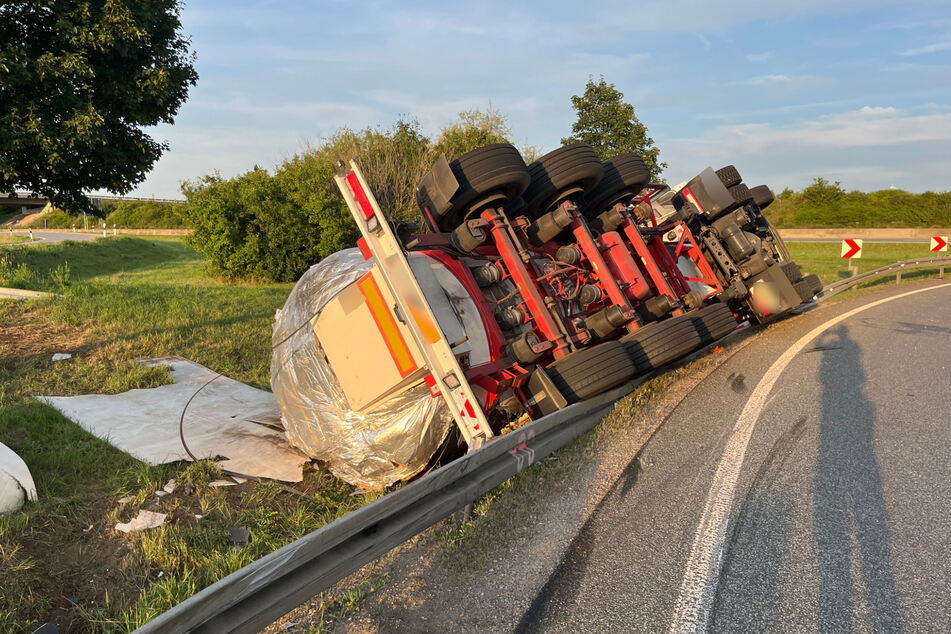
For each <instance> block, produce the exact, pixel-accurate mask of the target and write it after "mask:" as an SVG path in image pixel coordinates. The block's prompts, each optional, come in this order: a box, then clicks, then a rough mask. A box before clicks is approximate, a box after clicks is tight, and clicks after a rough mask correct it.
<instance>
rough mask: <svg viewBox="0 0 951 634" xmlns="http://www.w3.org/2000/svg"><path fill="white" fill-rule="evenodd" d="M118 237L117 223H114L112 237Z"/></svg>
mask: <svg viewBox="0 0 951 634" xmlns="http://www.w3.org/2000/svg"><path fill="white" fill-rule="evenodd" d="M115 236H116V223H112V237H113V238H114V237H115Z"/></svg>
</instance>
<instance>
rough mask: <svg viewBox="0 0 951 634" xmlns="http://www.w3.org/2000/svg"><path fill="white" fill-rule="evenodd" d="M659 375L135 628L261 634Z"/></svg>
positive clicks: (846, 284) (546, 424)
mask: <svg viewBox="0 0 951 634" xmlns="http://www.w3.org/2000/svg"><path fill="white" fill-rule="evenodd" d="M944 265H951V257H934V258H919V259H915V260H904V261H902V262H896V263H894V264H890V265H888V266H883V267H881V268H878V269H875V270H874V271H869V272H867V273H862V274H861V275H856V276H855V277H852V278H849V279H847V280H842V281H840V282H835V283H834V284H830V285H828V286H826V287H825V288H824V289H823V290H822V292H821V293H820V294H819V295H817V300H818V301H820V302H821V301H822V300H824V299H827V298H828V297H831V296H832V295H835V294H836V293H840V292H842V291H844V290H847V289H849V288H852V287H853V286H855V285H856V284H860V283H861V282H864V281H867V280H869V279H871V278H874V277H877V276H880V275H885V274H888V273H897V275H898V276H899V281H900V275H901V271H903V270H906V269H915V268H935V267H943V266H944ZM652 376H653V373H652V374H648V375H645V376H641V377H638V378H637V379H635V380H633V381H631V382H629V383H627V384H625V385H622V386H620V387H617V388H614V389H613V390H609V391H607V392H605V393H603V394H600V395H598V396H596V397H594V398H592V399H589V400H587V401H582V402H580V403H576V404H574V405H570V406H568V407H566V408H565V409H562V410H559V411H557V412H555V413H553V414H549V415H548V416H544V417H542V418H539V419H538V420H536V421H534V422H532V423H530V424H528V425H526V426H525V427H522V428H521V429H519V430H517V431H515V432H512V433H510V434H507V435H505V436H502V437H499V438H495V439H493V440H492V442H490V443H488V444H487V445H485V446H484V447H482V448H481V449H479V450H477V451H474V452H472V453H470V454H467V455H466V456H465V457H463V458H460V459H459V460H456V461H454V462H452V463H450V464H448V465H446V466H445V467H442V468H440V469H437V470H435V471H433V472H432V473H430V474H429V475H426V476H424V477H422V478H420V479H419V480H417V481H415V482H412V483H410V484H408V485H406V486H404V487H402V488H400V489H397V490H395V491H393V492H392V493H389V494H387V495H385V496H384V497H382V498H380V499H378V500H376V501H375V502H371V503H370V504H367V505H366V506H364V507H362V508H360V509H357V510H356V511H353V512H352V513H349V514H348V515H346V516H344V517H342V518H340V519H338V520H336V521H335V522H332V523H330V524H327V525H326V526H324V527H322V528H320V529H318V530H316V531H314V532H312V533H309V534H307V535H305V536H304V537H302V538H300V539H299V540H297V541H295V542H292V543H290V544H288V545H286V546H284V547H283V548H280V549H279V550H276V551H274V552H273V553H271V554H269V555H266V556H264V557H262V558H261V559H258V560H257V561H254V562H252V563H251V564H249V565H247V566H245V567H244V568H241V569H240V570H237V571H235V572H233V573H232V574H230V575H228V576H227V577H225V578H224V579H221V580H220V581H218V582H217V583H214V584H212V585H210V586H208V587H207V588H205V589H203V590H201V591H200V592H198V593H197V594H195V595H193V596H191V597H189V598H188V599H186V600H184V601H182V602H181V603H179V604H178V605H176V606H175V607H173V608H171V609H170V610H168V611H166V612H164V613H162V614H160V615H159V616H157V617H155V618H154V619H153V620H151V621H149V622H148V623H146V624H145V625H143V626H142V627H140V628H139V629H137V630H136V632H140V633H151V632H163V633H164V632H215V633H218V632H257V631H259V630H260V629H262V628H264V627H266V626H267V625H269V624H270V623H272V622H273V621H274V620H275V619H277V618H279V617H281V616H282V615H284V614H286V613H287V612H289V611H290V610H292V609H294V608H295V607H297V606H298V605H300V604H302V603H304V602H305V601H307V600H308V599H310V598H311V597H313V596H315V595H316V594H318V593H319V592H321V591H323V590H326V589H327V588H329V587H330V586H332V585H333V584H334V583H336V582H337V581H339V580H341V579H343V578H344V577H346V576H347V575H349V574H350V573H352V572H355V571H356V570H359V569H360V568H361V567H363V566H364V565H366V564H367V563H369V562H371V561H373V560H374V559H376V558H377V557H380V556H381V555H383V554H385V553H386V552H388V551H390V550H392V549H393V548H395V547H396V546H399V545H400V544H402V543H403V542H405V541H406V540H408V539H410V538H411V537H413V536H415V535H417V534H419V533H421V532H422V531H424V530H425V529H427V528H429V527H430V526H432V525H433V524H435V523H436V522H438V521H440V520H442V519H444V518H446V517H449V516H450V515H452V513H454V512H455V511H457V510H459V509H461V508H463V507H465V506H466V505H467V504H469V503H471V502H473V501H475V500H476V499H477V498H478V497H479V496H480V495H482V494H483V493H486V492H488V491H490V490H492V489H493V488H495V487H496V486H498V485H499V484H501V483H502V482H504V481H505V480H507V479H509V478H511V477H512V476H514V475H515V474H517V473H518V472H520V471H522V470H524V469H526V468H528V467H529V466H531V465H532V464H534V463H535V462H537V461H538V460H540V459H542V458H544V457H545V456H547V455H549V454H550V453H552V452H554V451H555V450H557V449H559V448H561V447H562V446H564V445H565V444H567V443H568V442H569V441H571V440H572V439H574V438H576V437H578V436H580V435H581V434H583V433H584V432H586V431H587V430H589V429H591V428H592V427H594V425H596V424H597V423H598V422H599V421H600V420H601V418H602V417H603V416H604V415H605V414H606V413H607V412H608V411H609V410H610V409H612V408H613V407H614V404H615V401H617V400H618V399H619V398H621V397H623V396H625V395H627V394H628V393H630V392H631V391H633V389H634V388H635V387H637V386H638V385H639V384H641V383H643V382H644V381H645V380H647V379H649V378H651V377H652Z"/></svg>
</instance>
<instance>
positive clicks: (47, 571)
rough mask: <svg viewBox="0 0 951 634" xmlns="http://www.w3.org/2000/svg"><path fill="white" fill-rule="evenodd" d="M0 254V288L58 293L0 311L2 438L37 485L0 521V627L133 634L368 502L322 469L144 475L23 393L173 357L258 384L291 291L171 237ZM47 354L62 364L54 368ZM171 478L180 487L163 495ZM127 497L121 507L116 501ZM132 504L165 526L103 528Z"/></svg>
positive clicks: (122, 377) (115, 377)
mask: <svg viewBox="0 0 951 634" xmlns="http://www.w3.org/2000/svg"><path fill="white" fill-rule="evenodd" d="M0 258H2V259H0V286H18V287H20V288H29V289H33V290H42V291H56V292H58V293H62V297H61V298H59V299H53V300H44V301H31V302H25V303H24V302H19V303H17V302H0V324H2V326H0V441H2V442H3V443H5V444H7V445H8V446H10V447H11V448H12V449H13V450H14V451H16V452H17V453H18V454H19V455H20V456H21V457H22V458H23V459H24V460H25V461H26V463H27V464H28V465H29V466H30V469H31V471H32V473H33V476H34V478H35V480H36V484H37V488H38V492H39V499H38V501H37V502H35V503H30V504H27V506H26V507H25V509H24V511H23V512H19V513H14V514H12V515H7V516H3V517H0V631H3V632H7V631H32V629H33V627H35V625H36V624H38V623H42V622H43V621H47V620H51V621H54V622H55V623H56V624H57V625H58V626H59V628H60V631H84V630H95V631H102V630H105V631H113V630H115V631H125V630H129V629H132V628H134V627H135V626H137V625H140V624H141V623H143V622H145V621H146V620H148V619H149V618H152V617H154V616H155V615H156V614H158V613H159V612H161V611H163V610H165V609H167V608H168V607H170V606H171V605H173V604H175V603H178V602H179V601H181V600H183V599H184V598H186V597H187V596H189V595H191V594H193V593H194V592H196V591H197V590H199V589H200V588H202V587H204V586H206V585H208V584H209V583H212V582H213V581H215V580H217V579H219V578H221V577H222V576H224V575H226V574H228V573H230V572H232V571H234V570H236V569H238V568H240V567H241V566H243V565H246V564H247V563H249V562H251V561H252V560H254V559H256V558H259V557H260V556H262V555H264V554H265V553H267V552H270V551H272V550H274V549H275V548H277V547H279V546H281V545H283V544H285V543H287V542H289V541H292V540H294V539H296V538H298V537H300V536H302V535H304V534H305V533H307V532H309V531H312V530H314V529H316V528H318V527H319V526H321V525H323V524H325V523H326V522H328V521H331V520H333V519H335V518H337V517H339V516H341V515H343V514H345V513H347V512H349V511H351V510H353V509H355V508H357V507H359V506H362V505H363V504H365V503H367V502H368V501H370V500H371V499H375V497H377V496H378V494H354V493H355V492H354V491H353V489H352V488H351V487H350V486H348V485H346V484H344V483H342V482H340V481H338V480H336V479H334V478H332V477H330V476H329V475H327V474H322V473H319V472H317V473H308V474H307V475H306V477H305V480H304V482H302V483H300V484H298V485H295V487H294V488H296V489H297V490H298V491H299V492H297V493H295V492H291V491H289V490H287V489H286V488H283V487H281V486H279V485H277V484H274V483H271V482H254V481H251V482H248V483H246V484H244V485H241V486H233V487H225V488H213V487H209V486H207V483H208V481H209V480H210V479H213V478H214V477H217V476H218V475H219V471H218V469H217V468H216V466H215V465H214V463H210V462H207V461H206V462H200V463H195V464H185V463H178V464H172V465H165V466H159V467H149V466H147V465H144V464H142V463H140V462H138V461H137V460H134V459H133V458H131V457H129V456H128V455H126V454H124V453H122V452H120V451H118V450H116V449H114V448H113V447H112V446H110V445H109V444H108V443H106V442H105V441H102V440H99V439H97V438H95V437H93V436H91V435H90V434H88V433H86V432H85V431H83V430H82V429H81V428H79V427H78V426H77V425H75V424H73V423H71V422H70V421H68V420H67V419H65V418H64V417H63V416H61V415H60V414H59V413H58V412H57V411H56V410H54V409H52V408H51V407H48V406H46V405H44V404H41V403H38V402H37V401H35V400H34V399H32V398H31V395H39V394H57V395H72V394H86V393H116V392H121V391H124V390H128V389H131V388H141V387H151V386H156V385H160V384H163V383H166V382H168V381H169V380H170V377H169V375H168V372H167V371H165V370H162V369H152V368H144V367H142V366H139V365H137V364H136V363H134V360H135V359H139V358H145V357H158V356H164V355H173V354H174V355H182V356H186V357H188V358H190V359H193V360H195V361H197V362H199V363H202V364H204V365H206V366H208V367H210V368H211V369H213V370H215V371H218V372H222V373H224V374H226V375H228V376H231V377H233V378H236V379H238V380H240V381H244V382H247V383H249V384H251V385H254V386H257V387H261V388H267V386H268V381H269V378H268V377H269V362H270V332H271V325H272V321H273V318H274V311H275V309H277V308H279V307H280V306H281V305H282V304H283V302H284V299H285V298H286V296H287V293H288V292H289V290H290V288H291V287H290V285H287V284H268V285H250V284H242V285H237V284H233V285H226V284H221V283H219V282H217V281H215V280H214V279H211V278H209V277H208V276H207V275H206V274H205V273H204V267H203V261H202V259H201V257H200V256H199V255H198V254H196V253H195V252H194V251H193V250H192V249H190V248H189V247H186V246H185V245H183V244H182V243H181V242H178V241H176V240H171V239H139V238H126V237H120V238H107V239H100V240H97V241H94V242H67V243H63V244H58V245H39V246H36V247H34V248H31V249H28V250H22V249H20V250H16V251H6V252H4V253H3V254H2V255H0ZM55 352H71V353H73V355H74V356H73V358H72V359H69V360H67V361H60V362H57V363H52V362H51V355H52V354H53V353H55ZM170 478H176V479H177V480H178V483H179V488H178V489H177V490H176V491H175V493H174V494H172V495H169V496H166V497H163V498H161V499H160V500H159V499H158V498H157V497H156V496H155V495H154V492H155V491H156V490H157V489H160V488H161V486H162V485H163V484H164V483H165V482H166V481H167V480H168V479H170ZM185 482H191V483H192V484H193V485H195V487H196V490H195V492H194V493H191V494H188V493H186V492H185V489H184V487H183V483H185ZM125 496H129V497H131V498H132V501H131V502H128V503H126V504H119V503H118V500H119V499H120V498H122V497H125ZM140 508H148V509H150V510H158V511H160V512H163V513H167V514H168V515H169V518H168V519H167V520H166V522H165V524H164V525H163V526H162V527H160V528H157V529H152V530H149V531H144V532H140V533H133V534H130V535H124V534H122V533H118V532H116V531H114V530H113V526H114V525H115V523H116V522H117V521H128V520H129V519H130V518H131V517H134V516H135V515H136V513H137V511H138V510H139V509H140ZM196 515H201V516H202V517H201V518H197V517H196ZM234 526H242V527H245V528H248V529H249V530H250V532H251V542H250V544H249V545H247V546H245V547H242V548H239V549H233V548H232V547H231V545H230V544H229V540H228V537H229V534H230V529H231V528H232V527H234ZM323 607H324V609H326V610H328V611H332V610H333V607H334V606H323Z"/></svg>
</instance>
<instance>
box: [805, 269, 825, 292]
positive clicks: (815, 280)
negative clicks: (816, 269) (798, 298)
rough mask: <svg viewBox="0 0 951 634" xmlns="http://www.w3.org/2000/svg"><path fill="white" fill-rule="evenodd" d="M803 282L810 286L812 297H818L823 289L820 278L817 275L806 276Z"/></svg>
mask: <svg viewBox="0 0 951 634" xmlns="http://www.w3.org/2000/svg"><path fill="white" fill-rule="evenodd" d="M802 281H803V282H805V283H806V284H808V285H809V290H811V291H812V296H815V295H818V294H819V292H820V291H821V290H822V289H823V286H822V280H820V279H819V276H818V275H816V274H815V273H810V274H809V275H804V276H803V278H802Z"/></svg>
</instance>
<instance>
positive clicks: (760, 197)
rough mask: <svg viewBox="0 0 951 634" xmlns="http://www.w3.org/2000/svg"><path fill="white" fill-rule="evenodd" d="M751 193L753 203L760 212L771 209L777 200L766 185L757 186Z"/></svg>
mask: <svg viewBox="0 0 951 634" xmlns="http://www.w3.org/2000/svg"><path fill="white" fill-rule="evenodd" d="M750 193H751V194H752V195H753V202H754V203H756V206H757V207H759V210H760V211H763V210H764V209H766V208H767V207H769V206H770V205H771V204H773V200H775V198H774V197H773V192H772V190H770V188H769V187H767V186H766V185H757V186H756V187H754V188H752V189H751V190H750Z"/></svg>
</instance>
